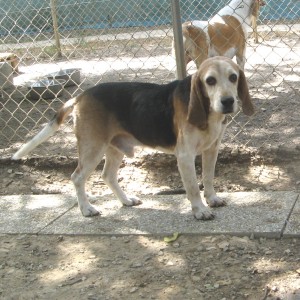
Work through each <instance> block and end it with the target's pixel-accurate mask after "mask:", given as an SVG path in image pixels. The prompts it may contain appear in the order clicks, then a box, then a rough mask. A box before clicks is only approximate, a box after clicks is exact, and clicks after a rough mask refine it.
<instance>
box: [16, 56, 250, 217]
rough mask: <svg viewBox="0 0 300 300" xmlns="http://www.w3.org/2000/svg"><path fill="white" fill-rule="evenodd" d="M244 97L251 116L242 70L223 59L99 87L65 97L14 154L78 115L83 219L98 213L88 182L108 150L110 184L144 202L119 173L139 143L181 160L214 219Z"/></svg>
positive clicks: (201, 213) (196, 208)
mask: <svg viewBox="0 0 300 300" xmlns="http://www.w3.org/2000/svg"><path fill="white" fill-rule="evenodd" d="M238 100H240V101H241V104H242V110H243V112H244V113H245V114H247V115H251V114H253V112H254V108H253V106H252V103H251V100H250V96H249V91H248V86H247V82H246V79H245V75H244V72H243V71H242V70H240V69H239V67H238V66H237V65H236V64H235V63H234V62H232V61H231V60H230V59H228V58H225V57H215V58H210V59H207V60H206V61H204V62H203V63H202V64H201V66H200V68H199V70H198V71H197V72H196V73H195V74H194V75H192V76H188V77H187V78H185V79H183V80H180V81H179V80H176V81H173V82H171V83H169V84H164V85H158V84H151V83H139V82H114V83H102V84H98V85H96V86H94V87H92V88H89V89H88V90H86V91H85V92H83V93H82V94H81V95H79V96H78V97H76V98H73V99H70V100H69V101H67V102H66V103H65V104H64V105H63V106H62V107H61V108H60V109H59V110H58V112H57V113H56V115H55V117H54V118H53V119H52V121H50V122H49V123H48V124H47V125H46V127H44V129H42V130H41V131H40V132H39V133H38V134H37V135H36V136H35V137H34V138H33V139H32V140H30V141H29V142H28V143H26V144H25V145H24V146H23V147H22V148H21V149H20V150H19V151H17V153H16V154H15V155H14V156H13V159H20V158H21V157H23V156H25V155H27V154H28V153H29V152H30V151H31V150H33V149H34V148H35V147H37V146H38V145H39V144H41V143H42V142H44V141H46V140H47V139H49V137H50V136H51V135H53V134H54V133H55V131H57V130H58V128H59V127H60V125H61V124H62V123H63V122H64V120H65V119H66V118H67V116H68V115H70V114H71V113H72V112H73V117H74V130H75V134H76V137H77V144H78V153H79V161H78V166H77V168H76V170H75V171H74V173H73V174H72V181H73V183H74V186H75V189H76V194H77V198H78V204H79V207H80V209H81V212H82V214H83V215H84V216H86V217H89V216H94V215H97V214H99V212H98V210H97V209H96V208H95V207H94V206H92V205H91V204H90V203H89V200H88V198H87V195H86V191H85V183H86V180H87V179H88V177H89V176H90V174H91V173H92V172H93V171H94V170H95V169H96V167H97V165H98V164H99V162H100V161H101V159H102V158H103V156H104V155H105V164H104V168H103V172H102V177H103V180H104V182H105V183H106V184H107V185H108V186H109V187H110V189H111V190H112V191H113V193H114V194H115V196H116V197H117V198H118V199H119V200H120V201H121V203H122V204H123V205H126V206H134V205H139V204H141V201H140V200H139V199H138V198H137V197H128V196H126V195H125V193H124V192H123V190H122V189H121V187H120V186H119V183H118V179H117V172H118V169H119V166H120V164H121V162H122V159H123V157H124V155H126V156H129V157H132V156H133V155H134V147H135V146H147V147H152V148H155V149H158V150H161V151H163V152H166V153H173V154H174V155H175V156H176V157H177V162H178V168H179V172H180V174H181V178H182V181H183V185H184V187H185V190H186V192H187V198H188V199H189V201H190V202H191V206H192V211H193V215H194V217H195V218H196V219H200V220H210V219H212V218H213V217H214V214H213V212H212V211H211V210H210V208H209V207H208V206H211V207H216V206H222V205H225V201H224V200H223V199H220V198H219V197H218V196H217V195H216V192H215V190H214V187H213V179H214V171H215V164H216V160H217V155H218V150H219V146H220V143H221V139H222V136H223V133H224V131H225V128H226V115H227V114H230V113H234V112H236V111H237V110H238ZM198 154H202V169H203V184H204V198H202V197H201V196H200V192H199V188H198V183H197V176H196V170H195V157H196V156H197V155H198Z"/></svg>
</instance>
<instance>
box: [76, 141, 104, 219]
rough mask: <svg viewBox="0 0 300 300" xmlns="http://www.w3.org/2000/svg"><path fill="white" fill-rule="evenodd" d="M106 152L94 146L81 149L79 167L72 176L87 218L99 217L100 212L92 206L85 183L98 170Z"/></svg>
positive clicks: (82, 211) (83, 213)
mask: <svg viewBox="0 0 300 300" xmlns="http://www.w3.org/2000/svg"><path fill="white" fill-rule="evenodd" d="M104 152H105V148H104V147H103V146H102V148H101V147H98V145H93V146H89V148H88V147H84V149H79V159H78V166H77V168H76V169H75V171H74V173H73V174H72V176H71V179H72V181H73V183H74V186H75V190H76V194H77V199H78V205H79V208H80V210H81V213H82V215H83V216H85V217H92V216H96V215H99V211H98V210H97V209H96V208H95V207H94V206H92V205H91V204H90V202H89V200H88V198H87V195H86V191H85V183H86V180H87V179H88V177H89V176H90V175H91V173H92V172H93V171H94V170H95V169H96V167H97V165H98V164H99V163H100V161H101V159H102V157H103V155H104Z"/></svg>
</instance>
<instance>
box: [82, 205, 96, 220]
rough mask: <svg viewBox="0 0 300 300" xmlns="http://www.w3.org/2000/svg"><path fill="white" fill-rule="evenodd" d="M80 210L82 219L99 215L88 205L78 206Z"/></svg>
mask: <svg viewBox="0 0 300 300" xmlns="http://www.w3.org/2000/svg"><path fill="white" fill-rule="evenodd" d="M80 210H81V213H82V215H83V216H84V217H94V216H98V215H99V214H100V212H99V211H98V210H97V209H96V208H95V207H94V206H92V205H90V204H88V205H82V206H80Z"/></svg>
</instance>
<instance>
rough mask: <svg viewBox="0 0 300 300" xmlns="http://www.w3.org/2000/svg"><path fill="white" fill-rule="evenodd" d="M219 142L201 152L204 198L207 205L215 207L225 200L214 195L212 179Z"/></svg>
mask: <svg viewBox="0 0 300 300" xmlns="http://www.w3.org/2000/svg"><path fill="white" fill-rule="evenodd" d="M218 150H219V143H218V144H217V145H214V146H212V147H211V148H209V149H208V150H205V151H203V152H202V177H203V185H204V198H205V200H206V202H207V203H208V205H209V206H211V207H217V206H223V205H226V202H225V200H223V199H221V198H219V197H218V196H217V195H216V192H215V189H214V186H213V180H214V176H215V166H216V162H217V157H218Z"/></svg>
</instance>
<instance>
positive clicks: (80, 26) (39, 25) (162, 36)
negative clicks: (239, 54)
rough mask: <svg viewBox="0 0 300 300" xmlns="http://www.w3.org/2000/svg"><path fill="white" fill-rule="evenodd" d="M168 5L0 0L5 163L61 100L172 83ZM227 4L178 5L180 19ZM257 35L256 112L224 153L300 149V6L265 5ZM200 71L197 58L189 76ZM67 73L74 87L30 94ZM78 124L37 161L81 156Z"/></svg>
mask: <svg viewBox="0 0 300 300" xmlns="http://www.w3.org/2000/svg"><path fill="white" fill-rule="evenodd" d="M171 3H172V1H171V0H151V1H146V0H127V1H124V0H118V1H117V0H116V1H107V0H101V1H100V0H86V1H82V0H57V1H56V0H51V1H42V0H36V1H31V0H27V1H24V0H14V1H4V0H1V9H0V20H1V21H0V52H1V54H0V60H1V62H0V64H1V66H0V84H1V98H0V128H1V133H0V149H1V150H0V151H1V152H0V155H1V157H9V156H10V155H11V154H12V153H13V152H14V151H16V149H17V148H19V147H20V146H21V145H22V143H24V142H25V141H27V140H28V139H29V138H30V137H32V136H33V135H34V134H35V133H36V132H37V131H38V130H40V129H41V126H42V125H43V124H45V123H46V122H47V121H48V120H49V119H51V118H52V116H53V114H54V112H55V111H56V110H57V108H58V107H60V105H61V104H62V103H63V102H65V101H66V100H67V99H69V98H70V97H73V96H76V95H78V94H79V93H80V92H82V91H83V90H85V89H87V88H88V87H90V86H92V85H94V84H96V83H99V82H107V81H145V82H156V83H167V82H169V81H171V80H174V79H175V70H176V63H175V59H174V57H173V56H172V39H173V29H172V9H171ZM226 4H227V1H216V0H215V1H192V0H188V1H181V2H180V8H181V21H182V22H184V21H186V20H208V19H209V18H210V17H212V16H213V15H214V14H216V12H217V11H218V10H220V9H221V8H222V7H224V6H225V5H226ZM258 36H259V38H258V43H255V41H254V39H253V36H252V33H251V31H250V32H249V38H248V40H247V50H246V65H245V73H246V76H247V79H248V82H249V87H250V93H251V96H252V98H253V101H254V104H255V106H256V114H255V115H254V116H253V117H251V118H248V117H245V116H243V115H242V114H241V113H238V114H236V115H235V116H232V117H231V120H230V126H229V127H228V130H227V132H226V136H225V137H224V143H223V145H222V147H223V149H224V147H229V148H230V149H239V148H244V149H246V150H247V151H256V150H257V149H259V148H260V147H280V146H286V147H290V148H295V147H296V148H297V147H298V148H299V147H300V118H299V115H300V106H299V101H300V91H299V90H300V84H299V82H300V81H299V77H300V75H299V74H300V63H299V61H300V39H299V38H300V2H299V1H297V0H283V1H275V0H266V5H265V6H263V7H262V8H261V10H260V14H259V20H258ZM195 70H196V68H195V65H194V64H193V63H192V62H191V63H190V64H189V65H188V73H190V74H191V73H193V72H194V71H195ZM60 71H62V73H59V74H60V75H62V74H64V73H67V74H69V75H70V74H71V75H72V76H75V77H74V78H75V79H74V78H73V77H72V76H71V78H73V79H74V80H73V81H72V82H69V83H70V85H67V86H61V85H60V84H61V83H60V82H56V84H57V86H58V89H57V90H55V91H54V92H53V93H54V94H53V95H46V94H43V93H45V92H38V94H36V93H34V92H33V91H32V90H33V87H35V86H37V87H41V85H43V84H44V83H45V80H46V81H47V82H48V83H49V82H52V81H53V80H52V79H53V76H54V77H56V78H57V75H58V74H57V72H60ZM68 72H69V73H68ZM79 75H80V78H79ZM41 80H42V83H39V84H36V82H40V81H41ZM43 80H44V81H43ZM44 98H46V99H44ZM71 122H72V121H71V120H70V121H69V123H67V124H66V125H65V126H64V127H63V128H62V129H61V130H60V131H59V133H58V134H57V135H55V137H53V138H51V139H50V140H49V141H47V142H46V143H44V144H43V145H41V146H40V147H38V148H37V149H35V150H34V152H33V155H37V156H49V155H51V156H53V155H57V156H65V155H68V156H76V143H75V138H74V135H73V134H72V124H71ZM143 153H148V152H143Z"/></svg>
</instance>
